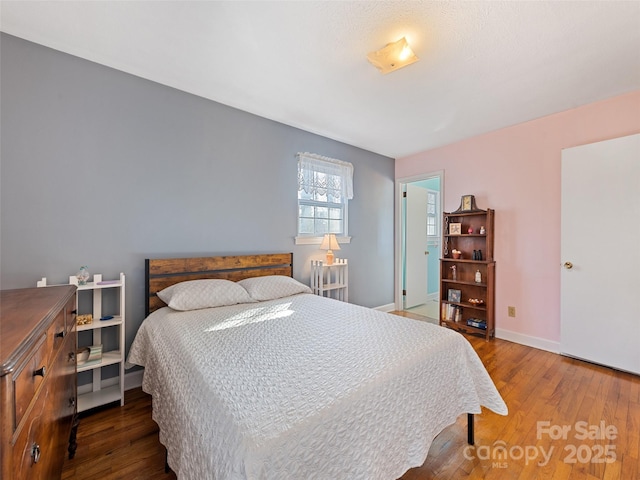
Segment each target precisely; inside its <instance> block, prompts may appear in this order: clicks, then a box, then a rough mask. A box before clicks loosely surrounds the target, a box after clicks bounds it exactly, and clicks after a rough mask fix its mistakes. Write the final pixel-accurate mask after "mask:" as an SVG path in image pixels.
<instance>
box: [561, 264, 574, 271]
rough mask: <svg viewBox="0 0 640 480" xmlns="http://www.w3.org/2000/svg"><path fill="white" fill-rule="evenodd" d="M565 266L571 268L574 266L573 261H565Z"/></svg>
mask: <svg viewBox="0 0 640 480" xmlns="http://www.w3.org/2000/svg"><path fill="white" fill-rule="evenodd" d="M563 266H564V268H566V269H567V270H571V269H572V268H573V263H571V262H564V265H563Z"/></svg>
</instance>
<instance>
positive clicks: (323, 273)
mask: <svg viewBox="0 0 640 480" xmlns="http://www.w3.org/2000/svg"><path fill="white" fill-rule="evenodd" d="M311 290H313V293H315V294H316V295H320V296H321V297H328V298H334V299H336V300H341V301H343V302H348V301H349V265H348V263H347V260H346V259H344V258H336V259H335V260H334V262H333V264H331V265H327V264H326V263H325V262H323V261H319V260H311Z"/></svg>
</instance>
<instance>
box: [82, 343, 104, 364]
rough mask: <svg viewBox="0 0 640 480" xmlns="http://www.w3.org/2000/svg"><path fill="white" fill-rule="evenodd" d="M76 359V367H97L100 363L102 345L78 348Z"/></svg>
mask: <svg viewBox="0 0 640 480" xmlns="http://www.w3.org/2000/svg"><path fill="white" fill-rule="evenodd" d="M76 358H77V366H78V367H86V366H88V365H97V364H98V363H101V362H102V345H90V346H88V347H83V348H80V349H78V352H77V354H76Z"/></svg>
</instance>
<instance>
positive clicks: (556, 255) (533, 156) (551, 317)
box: [395, 91, 640, 342]
mask: <svg viewBox="0 0 640 480" xmlns="http://www.w3.org/2000/svg"><path fill="white" fill-rule="evenodd" d="M638 132H640V91H636V92H633V93H629V94H625V95H621V96H618V97H614V98H611V99H609V100H604V101H600V102H597V103H592V104H589V105H586V106H583V107H579V108H575V109H572V110H568V111H565V112H562V113H558V114H555V115H550V116H548V117H543V118H540V119H537V120H533V121H530V122H527V123H522V124H519V125H515V126H513V127H508V128H504V129H502V130H497V131H494V132H491V133H487V134H484V135H480V136H477V137H473V138H469V139H466V140H463V141H461V142H458V143H454V144H452V145H447V146H445V147H441V148H437V149H434V150H429V151H426V152H422V153H418V154H415V155H411V156H408V157H404V158H399V159H397V160H396V167H395V176H396V179H398V178H404V177H410V176H413V175H420V174H424V173H430V172H434V171H437V170H443V171H444V200H443V204H442V205H443V209H444V210H445V211H452V210H455V209H456V208H458V205H459V203H460V196H461V195H464V194H474V195H475V196H476V201H477V204H478V207H479V208H494V209H495V210H496V240H495V254H494V256H495V259H496V278H497V280H496V328H497V329H498V330H506V331H509V332H513V333H515V334H521V335H527V336H531V337H536V338H538V339H540V340H547V341H549V342H558V341H559V340H560V268H561V259H560V161H561V151H562V149H564V148H568V147H574V146H577V145H584V144H588V143H594V142H599V141H602V140H609V139H612V138H617V137H623V136H626V135H631V134H634V133H638ZM588 229H589V226H588V225H585V232H588ZM508 305H514V306H515V307H516V311H517V316H516V318H510V317H508V316H507V306H508Z"/></svg>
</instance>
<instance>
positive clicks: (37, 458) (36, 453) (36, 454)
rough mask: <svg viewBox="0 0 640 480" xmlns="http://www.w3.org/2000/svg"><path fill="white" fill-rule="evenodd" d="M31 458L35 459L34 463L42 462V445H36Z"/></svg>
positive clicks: (32, 449)
mask: <svg viewBox="0 0 640 480" xmlns="http://www.w3.org/2000/svg"><path fill="white" fill-rule="evenodd" d="M31 456H32V457H33V463H38V462H39V461H40V445H38V444H37V443H34V444H33V446H32V447H31Z"/></svg>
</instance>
